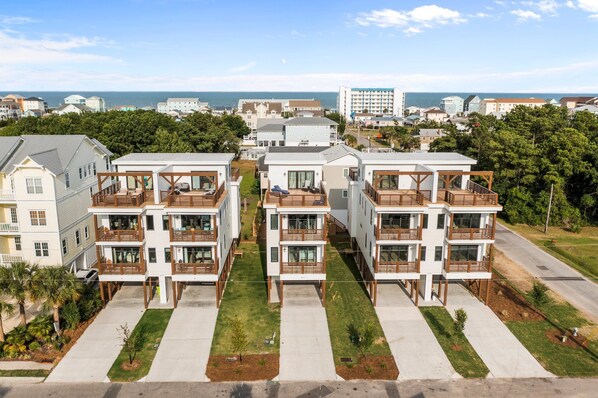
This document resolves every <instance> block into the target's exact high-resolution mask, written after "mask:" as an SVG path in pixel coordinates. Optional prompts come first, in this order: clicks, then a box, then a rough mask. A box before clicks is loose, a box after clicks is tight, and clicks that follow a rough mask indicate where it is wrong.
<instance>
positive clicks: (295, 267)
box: [280, 262, 326, 274]
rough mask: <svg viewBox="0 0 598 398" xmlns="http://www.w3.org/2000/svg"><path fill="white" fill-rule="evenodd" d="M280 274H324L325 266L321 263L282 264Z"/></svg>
mask: <svg viewBox="0 0 598 398" xmlns="http://www.w3.org/2000/svg"><path fill="white" fill-rule="evenodd" d="M280 272H281V273H282V274H325V273H326V264H325V263H323V262H299V263H290V262H283V263H282V266H281V269H280Z"/></svg>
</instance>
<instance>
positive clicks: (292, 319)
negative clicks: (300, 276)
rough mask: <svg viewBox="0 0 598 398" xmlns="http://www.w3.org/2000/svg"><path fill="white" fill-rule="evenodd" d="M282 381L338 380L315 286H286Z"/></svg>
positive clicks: (326, 324)
mask: <svg viewBox="0 0 598 398" xmlns="http://www.w3.org/2000/svg"><path fill="white" fill-rule="evenodd" d="M279 380H280V381H293V380H295V381H299V380H300V381H326V380H336V369H335V366H334V359H333V354H332V345H331V343H330V335H329V334H328V320H327V318H326V310H325V309H324V307H322V304H321V302H320V299H319V297H318V292H317V290H316V288H315V286H314V285H313V284H305V285H285V286H284V306H283V307H282V310H281V322H280V374H279Z"/></svg>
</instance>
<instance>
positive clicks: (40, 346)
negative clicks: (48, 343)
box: [29, 341, 42, 351]
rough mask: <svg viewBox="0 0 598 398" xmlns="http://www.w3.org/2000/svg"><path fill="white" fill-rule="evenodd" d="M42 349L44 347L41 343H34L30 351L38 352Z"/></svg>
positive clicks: (30, 345) (30, 346)
mask: <svg viewBox="0 0 598 398" xmlns="http://www.w3.org/2000/svg"><path fill="white" fill-rule="evenodd" d="M40 348H42V345H41V344H40V342H39V341H34V342H33V343H31V344H29V350H30V351H37V350H39V349H40Z"/></svg>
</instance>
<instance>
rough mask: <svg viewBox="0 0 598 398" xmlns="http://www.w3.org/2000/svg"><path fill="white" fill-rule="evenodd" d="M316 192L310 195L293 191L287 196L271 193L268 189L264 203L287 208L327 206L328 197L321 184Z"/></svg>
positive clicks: (306, 192)
mask: <svg viewBox="0 0 598 398" xmlns="http://www.w3.org/2000/svg"><path fill="white" fill-rule="evenodd" d="M318 191H319V193H311V192H308V191H302V190H299V189H294V190H291V191H290V193H289V194H281V193H275V192H272V191H271V190H270V189H268V192H267V193H266V202H267V203H275V204H277V205H279V206H287V207H305V206H328V197H327V196H326V192H325V191H324V187H323V186H322V185H321V184H320V188H319V190H318Z"/></svg>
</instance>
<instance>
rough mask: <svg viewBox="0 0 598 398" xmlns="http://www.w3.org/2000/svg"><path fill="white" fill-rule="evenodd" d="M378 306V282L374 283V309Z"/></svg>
mask: <svg viewBox="0 0 598 398" xmlns="http://www.w3.org/2000/svg"><path fill="white" fill-rule="evenodd" d="M377 304H378V281H376V280H375V281H374V307H375V306H376V305H377Z"/></svg>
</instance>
